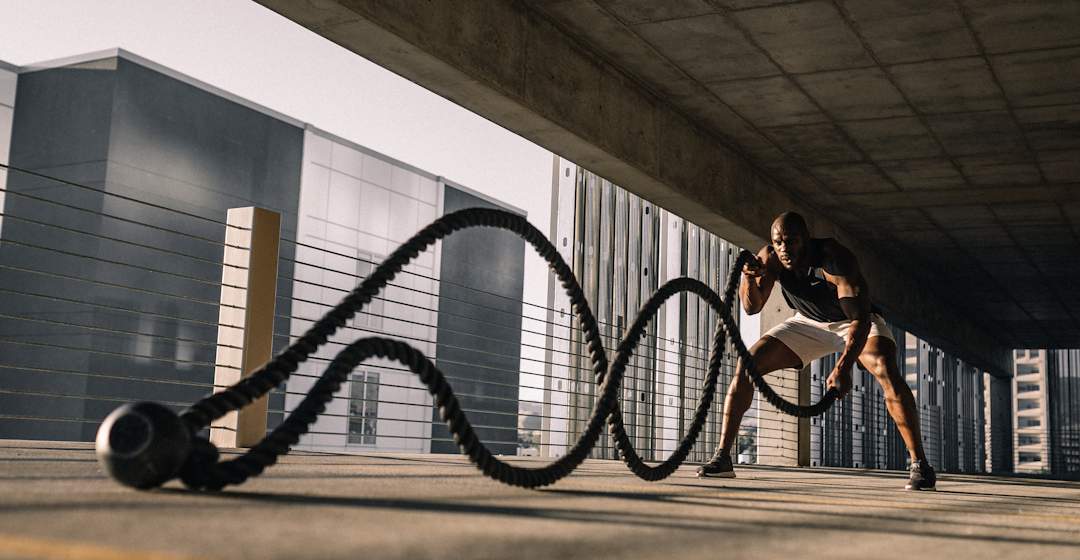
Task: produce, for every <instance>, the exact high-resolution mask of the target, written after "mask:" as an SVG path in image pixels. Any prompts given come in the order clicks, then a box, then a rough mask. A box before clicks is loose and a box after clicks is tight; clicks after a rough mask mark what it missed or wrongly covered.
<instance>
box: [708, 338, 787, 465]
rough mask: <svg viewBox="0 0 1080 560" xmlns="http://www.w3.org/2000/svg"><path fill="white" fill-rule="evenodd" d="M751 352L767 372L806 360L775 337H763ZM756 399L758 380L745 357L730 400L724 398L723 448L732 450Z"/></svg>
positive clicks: (721, 443)
mask: <svg viewBox="0 0 1080 560" xmlns="http://www.w3.org/2000/svg"><path fill="white" fill-rule="evenodd" d="M750 355H751V356H753V357H754V362H755V363H756V364H757V367H758V371H759V372H761V373H762V374H763V375H764V374H766V373H769V372H773V371H776V370H778V369H784V368H798V367H802V360H800V359H799V356H798V355H796V354H795V353H794V352H792V351H791V349H790V348H788V347H787V346H786V345H785V344H784V343H783V342H780V341H779V340H777V339H775V338H773V337H771V336H763V337H761V340H759V341H758V342H757V344H755V345H754V346H753V347H752V348H750ZM753 402H754V382H753V381H751V380H750V374H748V373H746V369H745V365H744V364H743V361H742V359H741V358H740V359H739V365H738V367H737V368H736V371H735V378H734V379H732V380H731V385H730V386H729V387H728V392H727V399H725V400H724V423H723V426H722V428H721V432H720V447H719V449H718V451H719V450H720V449H723V450H724V451H728V452H730V451H731V448H732V447H733V446H734V445H735V440H736V439H737V438H738V436H739V424H741V423H742V417H743V414H746V411H747V410H748V409H749V408H750V405H751V404H752V403H753Z"/></svg>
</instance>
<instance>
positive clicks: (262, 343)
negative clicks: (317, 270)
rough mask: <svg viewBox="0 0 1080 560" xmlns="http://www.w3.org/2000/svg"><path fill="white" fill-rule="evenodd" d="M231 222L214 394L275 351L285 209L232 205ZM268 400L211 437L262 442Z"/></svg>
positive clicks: (228, 419) (222, 442) (223, 442)
mask: <svg viewBox="0 0 1080 560" xmlns="http://www.w3.org/2000/svg"><path fill="white" fill-rule="evenodd" d="M227 221H228V224H229V227H228V228H227V230H226V233H225V244H226V247H225V262H224V266H223V267H222V269H221V283H222V287H221V308H220V313H219V319H218V323H219V326H218V350H217V364H218V366H217V367H216V368H215V370H214V392H215V393H217V392H220V391H223V390H224V389H225V388H226V387H228V386H230V385H233V384H235V383H236V382H238V381H240V379H241V378H242V377H247V376H248V375H251V374H252V373H253V372H254V371H255V370H257V369H258V368H259V367H260V366H262V365H263V364H265V363H266V362H269V361H270V358H271V357H272V354H273V339H274V299H275V297H276V291H277V264H278V240H279V238H280V234H281V214H278V213H277V212H271V211H269V210H263V209H262V208H255V207H251V206H249V207H247V208H232V209H230V210H229V216H228V220H227ZM234 347H235V348H234ZM267 399H268V397H266V396H264V397H263V398H261V399H259V400H257V401H255V402H253V403H251V404H250V405H248V406H246V407H245V408H244V409H243V410H241V411H239V412H236V411H234V412H230V413H229V414H226V415H225V416H224V417H222V418H219V419H217V420H215V421H214V423H213V424H212V425H211V427H210V441H211V442H212V443H213V444H214V445H217V446H218V447H251V446H253V445H255V444H256V443H258V442H259V441H260V440H262V438H263V436H265V435H266V404H267Z"/></svg>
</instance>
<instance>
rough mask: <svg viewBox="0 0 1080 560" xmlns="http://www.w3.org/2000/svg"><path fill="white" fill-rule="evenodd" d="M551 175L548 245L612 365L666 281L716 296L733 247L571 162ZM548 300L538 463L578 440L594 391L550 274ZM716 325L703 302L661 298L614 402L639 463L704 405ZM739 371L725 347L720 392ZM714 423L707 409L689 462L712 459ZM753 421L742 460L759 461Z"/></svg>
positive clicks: (664, 449)
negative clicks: (692, 281)
mask: <svg viewBox="0 0 1080 560" xmlns="http://www.w3.org/2000/svg"><path fill="white" fill-rule="evenodd" d="M553 168H554V178H553V184H552V188H553V192H552V206H551V216H552V228H551V237H552V241H553V242H554V243H555V245H556V248H557V249H558V251H559V253H560V254H561V255H562V257H563V259H564V260H565V261H566V262H567V263H568V264H570V266H571V268H572V269H573V270H574V273H575V274H576V275H577V277H578V281H579V282H580V283H581V287H582V289H583V290H584V291H585V294H586V297H587V298H588V301H589V306H590V308H591V309H592V311H593V314H594V315H595V316H596V319H597V321H598V323H599V328H600V335H601V338H602V339H603V344H604V348H605V349H606V351H607V353H608V358H609V359H612V358H613V357H614V355H615V350H614V349H615V347H616V346H617V345H618V343H619V341H620V340H621V339H622V337H623V335H624V334H625V332H626V329H627V328H629V326H630V324H631V322H632V321H634V319H635V317H636V315H637V312H638V309H639V308H640V307H641V305H642V304H643V303H645V301H646V300H647V299H648V297H649V296H650V295H651V294H652V293H653V292H654V291H656V289H657V288H659V287H660V286H661V285H662V284H664V283H665V282H667V281H668V280H670V279H673V278H678V277H680V276H689V277H692V278H696V279H698V280H701V281H702V282H703V283H705V284H706V285H708V286H709V287H711V288H712V289H713V290H714V291H716V292H717V293H722V292H723V289H724V284H725V282H726V281H727V275H728V271H729V270H731V268H732V266H733V265H734V262H735V259H736V258H737V257H738V253H739V249H738V247H735V246H734V245H732V244H730V243H728V242H727V241H725V240H724V239H721V238H720V237H717V236H715V235H713V234H712V233H709V232H708V231H706V230H704V229H702V228H701V227H699V226H697V225H695V224H693V223H691V222H688V221H686V220H684V219H682V218H680V217H678V216H676V215H674V214H672V213H670V212H668V211H666V210H664V209H663V208H660V207H658V206H656V205H655V204H652V203H651V202H649V201H647V200H644V199H642V198H640V197H638V196H635V195H633V194H631V193H629V192H628V191H626V190H624V189H622V188H620V187H618V186H617V185H614V184H612V183H611V182H610V181H607V180H606V179H603V178H601V177H598V176H597V175H595V174H594V173H592V172H590V171H588V170H586V169H584V168H582V167H580V166H577V165H575V164H573V163H571V162H569V161H566V160H561V159H559V158H556V161H555V164H554V167H553ZM548 293H549V295H548V307H549V310H548V348H547V358H546V360H545V363H546V371H545V381H544V383H545V386H544V403H543V413H542V415H541V418H542V419H543V431H542V432H541V434H542V439H543V441H542V442H541V445H540V454H541V455H543V456H550V457H554V456H558V455H561V454H564V453H566V450H567V449H568V448H569V446H573V445H574V443H576V440H577V437H578V436H579V435H580V434H581V433H582V432H583V431H584V429H585V425H586V424H587V422H588V419H589V415H590V413H591V411H592V403H593V400H594V399H595V396H596V383H595V380H594V378H593V371H592V369H591V367H590V363H589V361H588V357H587V354H586V353H585V350H584V337H583V334H582V332H581V329H580V328H579V327H578V324H577V319H576V317H575V316H574V314H573V309H572V306H571V305H570V301H569V298H568V296H567V295H566V294H565V292H564V291H563V290H562V287H561V286H559V285H558V284H557V283H556V281H555V279H554V277H552V279H551V280H550V284H549V288H548ZM716 321H717V314H716V313H715V312H713V311H712V310H711V309H710V308H709V307H708V306H707V305H706V304H705V303H704V301H703V300H702V299H701V298H699V297H697V296H696V295H693V294H685V293H684V294H682V295H680V296H675V297H673V298H671V299H669V300H668V303H667V304H666V305H665V306H664V307H663V308H662V309H661V312H660V313H659V314H658V316H657V317H656V319H655V320H654V321H653V322H652V323H650V325H649V327H648V330H647V332H646V336H645V337H644V339H643V340H642V341H641V343H640V344H639V345H638V347H637V349H636V351H635V353H634V357H633V358H632V360H631V362H630V364H629V366H628V368H627V372H626V378H625V380H624V381H623V389H622V392H621V395H620V396H621V406H622V416H623V420H624V422H625V424H626V429H627V433H628V435H629V436H630V437H631V439H632V441H633V443H634V446H635V448H636V449H637V452H638V453H639V454H640V455H641V456H642V458H644V459H645V460H650V461H652V460H663V459H664V458H666V457H667V456H668V455H670V454H671V452H672V451H674V450H675V448H676V447H677V446H678V444H679V441H680V440H681V439H682V437H683V436H684V435H685V426H687V425H688V424H689V422H690V421H691V420H692V419H693V415H694V409H695V408H696V407H697V400H698V398H699V397H700V396H701V387H702V384H703V381H704V377H705V370H706V367H707V362H708V359H709V353H710V349H711V346H712V339H713V334H714V328H715V326H716ZM734 366H735V358H734V357H733V355H732V353H731V350H730V347H729V346H725V355H724V364H723V367H722V370H721V378H720V388H719V389H718V391H719V395H723V394H724V392H725V391H726V390H727V384H728V382H729V381H730V379H731V377H732V375H733V374H734ZM719 399H722V397H719ZM720 416H721V407H720V406H716V405H714V406H713V407H712V408H711V409H710V413H709V421H708V422H707V425H706V426H705V428H704V430H703V431H702V433H701V435H700V436H699V438H698V441H699V442H700V443H699V444H698V445H696V446H695V448H694V449H695V451H694V452H693V453H691V455H690V457H689V458H688V459H687V460H689V461H705V460H707V459H708V457H709V456H711V455H712V450H713V448H714V447H715V446H716V444H717V442H719V438H720V433H719V426H720V424H719V418H720ZM755 422H756V418H752V417H748V418H747V419H746V421H745V422H744V423H743V430H742V432H741V433H744V436H745V437H741V438H740V453H741V455H742V456H744V458H746V459H747V460H750V457H752V456H753V454H754V453H756V451H755V444H754V441H755V440H754V435H755V434H756V429H755V428H756V424H755ZM594 456H597V457H606V458H614V457H615V456H616V455H615V452H614V450H613V447H612V443H611V441H610V437H608V436H607V435H604V436H603V437H602V438H601V441H600V443H599V444H598V447H597V450H596V451H594Z"/></svg>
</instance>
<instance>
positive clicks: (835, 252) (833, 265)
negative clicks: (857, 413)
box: [823, 243, 870, 398]
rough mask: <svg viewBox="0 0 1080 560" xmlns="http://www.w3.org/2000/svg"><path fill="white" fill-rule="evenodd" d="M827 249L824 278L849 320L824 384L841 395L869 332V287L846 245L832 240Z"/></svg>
mask: <svg viewBox="0 0 1080 560" xmlns="http://www.w3.org/2000/svg"><path fill="white" fill-rule="evenodd" d="M830 249H831V250H830V251H828V253H827V255H826V256H827V258H826V262H824V263H823V264H824V267H823V268H824V270H825V274H826V278H827V279H828V280H829V281H830V282H832V283H833V284H835V285H836V296H837V297H838V298H840V308H841V309H843V310H844V315H846V316H847V318H848V319H849V320H851V326H849V327H848V333H847V339H846V344H845V346H844V352H843V354H841V355H840V359H839V360H838V361H837V363H836V369H834V370H833V372H832V374H831V375H829V379H828V381H827V382H826V386H827V387H834V386H835V387H836V388H837V389H838V390H839V391H840V396H841V398H842V397H844V396H846V395H847V394H848V392H850V391H851V385H852V382H851V370H852V368H853V367H855V363H856V362H858V360H859V355H861V354H862V351H863V347H864V346H866V339H867V337H868V336H869V335H870V287H869V286H868V285H867V283H866V279H865V278H863V275H862V271H861V270H859V262H858V260H857V259H856V258H855V255H854V254H852V252H851V251H849V250H848V249H847V248H846V247H844V246H842V245H840V244H839V243H836V244H835V245H834V246H833V247H830Z"/></svg>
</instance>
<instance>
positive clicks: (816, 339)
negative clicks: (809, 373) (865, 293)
mask: <svg viewBox="0 0 1080 560" xmlns="http://www.w3.org/2000/svg"><path fill="white" fill-rule="evenodd" d="M850 326H851V321H847V320H845V321H836V322H835V323H819V322H818V321H815V320H813V319H810V318H808V317H807V316H805V315H803V314H802V313H795V316H794V317H792V318H790V319H788V320H786V321H784V322H783V323H780V324H779V325H776V326H775V327H773V328H772V329H770V330H769V332H767V333H765V336H771V337H773V338H775V339H777V340H779V341H780V342H783V343H784V346H787V347H788V348H790V349H791V351H792V352H794V353H795V355H796V356H798V357H799V359H800V360H802V365H803V367H806V365H807V364H809V363H810V362H812V361H814V360H816V359H818V358H822V357H824V356H828V355H829V354H832V353H834V352H843V351H844V347H845V346H846V345H847V334H848V327H850ZM875 336H883V337H885V338H887V339H889V340H891V341H893V343H896V339H894V338H893V335H892V331H890V330H889V327H888V325H886V324H885V319H882V318H881V315H878V314H877V313H871V314H870V334H868V335H867V336H866V338H867V340H869V339H871V338H874V337H875Z"/></svg>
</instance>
